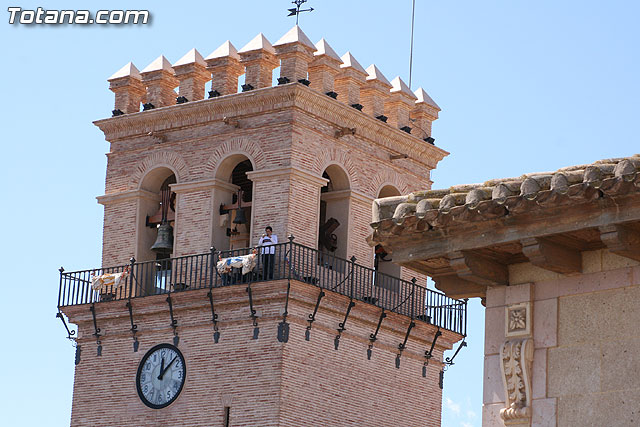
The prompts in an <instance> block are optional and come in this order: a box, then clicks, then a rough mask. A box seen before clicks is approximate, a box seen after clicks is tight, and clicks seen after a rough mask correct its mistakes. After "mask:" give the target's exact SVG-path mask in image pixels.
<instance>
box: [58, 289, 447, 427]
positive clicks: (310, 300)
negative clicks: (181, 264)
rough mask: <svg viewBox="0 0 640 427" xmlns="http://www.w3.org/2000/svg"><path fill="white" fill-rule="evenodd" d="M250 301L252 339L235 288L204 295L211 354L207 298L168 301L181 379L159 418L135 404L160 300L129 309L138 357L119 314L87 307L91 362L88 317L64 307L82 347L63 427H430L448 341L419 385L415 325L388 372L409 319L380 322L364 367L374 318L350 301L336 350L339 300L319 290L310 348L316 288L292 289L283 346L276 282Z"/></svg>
mask: <svg viewBox="0 0 640 427" xmlns="http://www.w3.org/2000/svg"><path fill="white" fill-rule="evenodd" d="M253 291H254V302H255V305H256V308H257V311H258V315H259V319H258V325H259V327H260V335H259V339H258V340H253V339H251V337H252V330H253V326H252V325H251V319H250V318H249V307H248V300H247V294H246V292H245V287H244V286H230V287H226V288H217V289H214V291H213V294H214V301H215V302H216V311H217V313H218V315H219V320H220V321H219V328H220V333H221V335H220V341H219V343H217V344H216V343H214V342H213V339H212V324H211V322H210V318H211V312H210V309H209V306H208V300H207V298H206V289H205V290H201V291H189V292H184V293H175V294H173V295H172V298H173V305H174V315H175V318H176V319H177V321H178V329H177V332H178V335H179V337H180V343H179V348H180V350H181V351H182V353H183V354H184V357H185V360H186V367H187V376H186V378H187V379H186V384H185V387H184V389H183V391H182V393H181V395H180V396H179V397H178V399H177V400H176V401H175V402H174V403H172V404H171V405H169V406H168V407H166V408H163V409H159V410H154V409H150V408H148V407H146V406H145V405H144V404H142V402H141V401H140V400H139V398H138V395H137V392H136V387H135V375H136V370H137V367H138V363H139V361H140V360H141V358H142V357H143V356H144V354H145V353H146V351H148V350H149V349H150V348H151V347H153V346H154V345H156V344H159V343H163V342H168V343H170V342H171V341H172V338H173V334H172V330H171V328H170V327H169V322H170V317H169V312H168V306H167V303H166V302H165V298H166V297H165V296H163V295H158V296H151V297H145V298H140V299H134V300H133V314H134V320H135V322H136V324H137V325H138V330H139V332H138V339H139V341H140V349H139V351H138V352H137V353H134V352H133V350H132V338H131V333H130V331H129V328H130V324H129V318H128V312H127V310H126V308H125V307H124V304H123V303H122V302H121V301H120V302H105V303H98V304H96V315H97V322H98V327H100V328H101V330H102V334H103V337H102V338H101V341H102V346H103V350H102V356H101V357H98V356H96V343H95V339H94V338H93V337H92V335H91V334H92V333H93V324H92V320H91V316H90V313H89V310H88V307H86V306H78V307H68V308H65V314H67V315H68V316H69V318H70V321H71V322H73V323H77V324H78V326H79V338H78V343H79V345H80V346H81V348H82V353H81V362H80V364H79V365H77V367H76V375H75V383H74V398H73V408H72V419H71V425H72V426H74V427H75V426H103V425H118V426H122V427H125V426H156V425H167V426H181V425H184V426H222V425H223V413H224V407H225V406H229V407H231V425H232V426H249V425H251V426H254V425H255V426H257V425H260V426H292V427H293V426H303V425H332V426H342V425H345V426H346V425H362V426H379V425H406V426H439V425H440V406H441V391H440V389H439V388H438V386H437V383H438V372H439V369H440V366H439V364H438V363H437V362H435V360H440V358H441V356H442V352H443V351H444V349H445V348H450V346H451V343H452V342H454V341H456V340H457V339H459V336H455V335H453V334H450V333H449V332H446V331H445V333H444V336H443V337H441V338H440V339H439V340H438V347H437V349H436V356H435V358H434V359H433V360H432V362H431V364H430V365H429V367H428V370H427V377H426V378H423V377H422V375H421V374H422V365H423V354H424V351H425V350H426V349H427V348H428V346H429V344H430V342H431V340H432V337H433V334H434V333H435V328H434V327H431V326H429V325H427V324H424V323H421V322H418V325H417V326H416V327H415V328H414V329H413V330H412V333H411V336H410V340H409V343H408V346H407V349H406V350H405V351H404V352H403V354H402V358H401V364H400V368H399V369H396V367H395V357H396V354H397V348H398V347H397V346H398V344H399V343H401V342H402V340H403V338H404V334H405V332H406V328H407V326H408V322H409V319H408V318H405V317H403V316H398V315H395V314H392V313H390V314H389V316H388V317H387V318H386V319H385V320H384V322H383V327H382V329H381V331H380V333H379V335H378V341H377V342H376V345H375V347H374V348H373V353H372V358H371V360H367V357H366V349H367V345H368V343H369V342H368V338H369V334H371V333H372V332H373V331H374V330H375V325H376V322H377V319H378V316H379V312H380V309H378V308H376V307H373V306H370V305H368V304H364V303H357V305H356V307H355V308H354V309H353V310H352V312H351V315H350V317H349V319H348V321H347V324H346V330H345V331H344V332H343V334H342V338H341V340H340V347H339V350H337V351H336V350H335V349H334V337H335V335H336V333H337V332H336V329H337V327H338V323H339V322H342V321H343V318H344V311H345V309H346V306H347V304H348V298H347V297H343V296H340V295H337V294H333V293H330V292H329V293H328V294H329V295H328V296H327V297H325V299H323V301H322V304H321V306H320V310H319V312H318V316H317V320H316V322H315V323H314V324H313V328H312V331H311V338H310V340H309V341H305V339H304V331H305V327H306V325H307V322H306V319H307V318H308V314H309V313H310V312H311V311H312V310H313V305H314V302H315V298H316V296H317V292H318V289H317V288H315V287H313V286H310V285H306V284H303V283H300V282H296V281H292V288H291V299H290V302H289V314H290V316H289V319H288V320H289V322H291V326H290V328H291V329H290V338H289V342H288V343H286V344H283V343H280V342H278V340H277V338H276V335H277V323H278V322H279V321H281V311H282V308H283V306H284V296H285V295H286V282H285V281H280V282H271V283H259V284H254V285H253Z"/></svg>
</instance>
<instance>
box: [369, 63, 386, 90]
mask: <svg viewBox="0 0 640 427" xmlns="http://www.w3.org/2000/svg"><path fill="white" fill-rule="evenodd" d="M365 71H366V72H367V74H369V75H368V76H367V81H370V80H378V81H380V82H381V83H384V84H386V85H387V86H391V83H389V80H387V78H386V77H385V76H384V74H382V71H380V70H379V69H378V67H376V65H375V64H371V65H369V66H368V67H367V69H366V70H365Z"/></svg>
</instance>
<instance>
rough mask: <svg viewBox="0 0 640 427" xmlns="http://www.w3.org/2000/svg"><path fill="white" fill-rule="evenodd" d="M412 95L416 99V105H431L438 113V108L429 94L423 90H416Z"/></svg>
mask: <svg viewBox="0 0 640 427" xmlns="http://www.w3.org/2000/svg"><path fill="white" fill-rule="evenodd" d="M414 95H415V96H416V98H418V100H417V101H416V104H421V103H424V104H428V105H431V106H432V107H435V108H437V109H438V111H440V106H438V104H436V102H435V101H434V100H433V98H431V97H430V96H429V94H428V93H427V92H425V91H424V89H422V88H418V89H417V90H416V91H415V92H414Z"/></svg>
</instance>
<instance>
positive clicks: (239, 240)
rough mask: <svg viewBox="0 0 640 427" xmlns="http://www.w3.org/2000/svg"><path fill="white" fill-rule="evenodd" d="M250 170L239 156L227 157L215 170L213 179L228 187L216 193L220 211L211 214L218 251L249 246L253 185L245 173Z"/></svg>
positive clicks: (250, 165)
mask: <svg viewBox="0 0 640 427" xmlns="http://www.w3.org/2000/svg"><path fill="white" fill-rule="evenodd" d="M251 171H253V165H252V163H251V160H249V158H247V157H246V156H244V155H242V154H234V155H232V156H229V157H227V158H226V159H225V160H224V161H223V162H222V164H221V165H220V166H219V167H218V170H217V173H216V178H218V179H220V180H221V181H223V182H226V183H228V184H229V185H228V186H226V187H224V188H220V189H219V190H216V195H217V196H216V199H215V202H216V204H217V206H219V209H218V212H217V215H214V221H215V223H214V225H213V238H212V240H213V242H212V243H213V246H215V247H216V248H217V249H219V250H233V249H240V248H247V247H249V246H250V243H251V217H252V216H251V214H252V210H251V205H252V203H253V182H252V181H251V180H250V179H249V177H248V176H247V172H251Z"/></svg>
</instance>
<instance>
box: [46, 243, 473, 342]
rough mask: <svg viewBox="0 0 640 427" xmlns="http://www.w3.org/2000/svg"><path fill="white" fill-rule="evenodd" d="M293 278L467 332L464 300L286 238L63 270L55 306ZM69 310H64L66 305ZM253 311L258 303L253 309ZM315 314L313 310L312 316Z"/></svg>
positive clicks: (385, 310) (326, 291) (323, 292)
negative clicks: (267, 243) (264, 243)
mask: <svg viewBox="0 0 640 427" xmlns="http://www.w3.org/2000/svg"><path fill="white" fill-rule="evenodd" d="M270 281H285V282H287V283H288V284H289V286H290V285H291V283H292V282H294V281H296V282H298V283H299V284H300V285H302V286H306V287H309V288H312V287H315V288H318V289H319V290H320V292H319V293H318V297H317V303H316V307H315V311H314V315H315V313H316V312H317V310H318V307H319V305H320V300H321V299H322V297H323V296H324V295H326V294H329V293H333V294H336V295H342V296H346V297H347V298H349V301H350V302H353V303H355V302H362V303H365V304H368V305H370V306H375V307H379V308H380V309H382V311H383V313H396V314H398V315H401V316H404V317H406V318H410V319H411V320H412V321H418V322H423V323H425V324H428V325H433V326H435V327H437V328H438V329H444V330H448V331H451V332H453V333H455V334H459V335H462V336H466V327H467V303H466V301H463V300H456V299H453V298H450V297H447V296H446V295H445V294H443V293H441V292H437V291H433V290H430V289H427V288H426V287H424V286H422V285H419V284H418V283H416V281H415V279H414V280H413V281H406V280H402V279H400V278H397V277H393V276H389V275H386V274H382V273H380V272H378V271H376V270H374V269H371V268H368V267H365V266H362V265H360V264H358V263H356V259H355V257H352V258H351V259H350V260H347V259H343V258H339V257H336V256H334V255H332V254H331V253H328V252H323V251H320V250H317V249H313V248H310V247H308V246H305V245H301V244H298V243H295V242H294V241H293V238H292V237H291V238H290V239H289V241H288V242H286V243H280V244H277V245H272V246H265V247H257V248H244V249H238V250H233V251H217V250H215V248H211V250H210V252H208V253H203V254H196V255H187V256H181V257H174V258H165V259H162V260H157V261H144V262H137V261H136V260H135V259H134V258H132V259H131V261H130V263H129V264H128V265H119V266H114V267H103V268H96V269H90V270H82V271H73V272H67V271H64V269H62V268H61V269H60V289H59V294H58V308H59V309H61V310H62V309H63V308H65V309H68V308H70V307H71V306H81V305H95V304H103V303H108V302H111V301H123V300H124V301H127V302H130V301H131V300H132V299H141V298H149V297H153V296H157V295H162V294H164V295H167V296H170V295H172V294H176V293H184V292H192V291H197V290H206V289H209V290H211V289H212V288H221V287H229V286H239V287H244V288H246V291H247V293H248V299H249V303H250V304H252V302H251V297H252V294H251V285H252V284H257V283H260V282H270ZM65 311H66V310H65ZM252 311H253V308H252ZM310 318H311V317H310Z"/></svg>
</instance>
